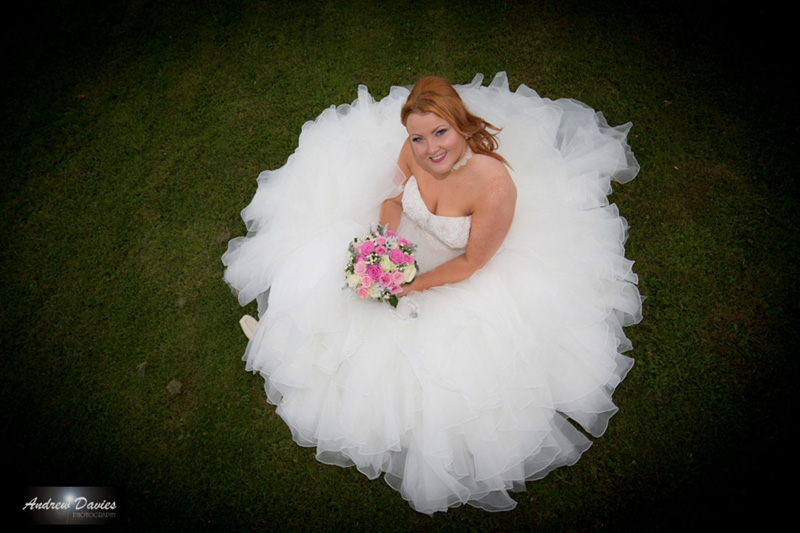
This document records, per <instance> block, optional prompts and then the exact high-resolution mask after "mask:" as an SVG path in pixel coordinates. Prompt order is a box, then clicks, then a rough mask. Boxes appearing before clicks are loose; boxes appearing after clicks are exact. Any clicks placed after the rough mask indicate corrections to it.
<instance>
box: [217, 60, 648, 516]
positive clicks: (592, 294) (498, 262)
mask: <svg viewBox="0 0 800 533" xmlns="http://www.w3.org/2000/svg"><path fill="white" fill-rule="evenodd" d="M456 89H457V90H458V91H459V93H460V94H461V96H462V99H463V100H464V102H465V104H466V105H467V107H468V108H469V109H470V110H471V111H472V112H473V113H474V114H476V115H478V116H480V117H482V118H484V119H485V120H487V121H488V122H490V123H492V124H494V125H496V126H498V127H501V128H502V131H501V133H500V134H499V141H500V149H499V152H500V153H501V154H502V155H503V156H504V157H505V158H506V159H507V161H508V162H509V164H510V166H511V169H510V172H511V175H512V177H513V179H514V181H515V184H516V186H517V190H518V201H517V208H516V214H515V218H514V222H513V225H512V228H511V230H510V232H509V234H508V236H507V238H506V239H505V241H504V243H503V245H502V247H501V249H500V250H499V251H498V252H497V254H496V255H495V256H494V257H493V258H492V259H491V261H490V262H489V263H488V264H487V265H486V266H485V267H484V268H482V269H481V270H480V271H478V272H477V273H475V274H474V275H473V276H472V277H470V278H469V279H467V280H464V281H461V282H458V283H453V284H450V285H446V286H442V287H437V288H434V289H431V290H427V291H423V292H419V293H413V294H412V295H410V296H408V297H406V298H403V299H401V304H400V305H399V306H398V308H397V309H394V308H392V307H391V306H389V305H387V304H385V303H381V302H377V301H365V300H361V299H359V298H358V297H357V296H356V294H355V293H354V292H353V291H352V290H351V289H349V288H347V287H346V286H345V280H344V270H345V266H346V263H347V257H346V250H347V246H348V244H349V243H350V242H351V241H352V240H353V239H354V238H355V237H361V236H363V235H366V234H367V233H369V232H370V230H372V229H374V228H375V226H376V224H377V222H378V215H379V211H380V206H381V203H382V202H383V200H385V199H386V198H389V197H393V196H395V195H396V194H398V193H399V191H400V190H401V189H400V183H401V182H402V180H403V179H404V178H405V177H404V176H402V175H400V176H399V177H398V168H397V166H396V158H397V155H398V153H399V150H400V146H401V144H402V143H403V142H404V141H405V139H406V135H407V134H406V132H405V129H404V128H403V126H402V125H401V123H400V119H399V116H400V107H401V106H402V104H403V103H404V102H405V99H406V97H407V95H408V92H409V90H408V88H403V87H394V88H392V90H391V92H390V94H389V96H387V97H386V98H384V99H382V100H380V101H375V100H374V99H373V98H372V97H371V96H370V95H369V93H368V92H367V89H366V88H365V87H363V86H362V87H360V88H359V91H358V99H357V100H356V101H355V102H353V104H352V105H342V106H339V107H331V108H329V109H327V110H326V111H324V112H323V113H322V114H321V115H320V116H319V117H318V118H317V119H316V120H315V121H313V122H308V123H306V124H305V125H304V126H303V129H302V133H301V135H300V139H299V146H298V148H297V150H296V151H295V153H294V154H293V155H292V156H291V157H290V158H289V160H288V161H287V163H286V165H285V166H283V167H282V168H280V169H278V170H275V171H267V172H264V173H262V174H261V175H260V176H259V178H258V190H257V192H256V194H255V197H254V198H253V201H252V203H251V204H250V205H249V206H248V207H247V208H245V209H244V210H243V211H242V218H243V219H244V221H245V223H246V226H247V229H248V234H247V236H246V237H240V238H236V239H234V240H232V241H231V242H230V244H229V248H228V251H227V252H226V253H225V255H224V256H223V262H224V263H225V265H226V266H227V268H226V271H225V281H226V282H227V283H228V284H229V285H230V287H231V288H232V289H233V291H234V293H235V294H236V295H237V297H238V299H239V302H240V303H241V304H242V305H245V304H247V303H249V302H251V301H253V300H256V301H257V302H258V314H259V320H260V322H259V327H258V328H257V330H256V333H255V335H254V337H253V338H252V339H251V340H250V342H249V343H248V345H247V349H246V352H245V354H244V357H243V359H244V360H245V361H246V368H247V370H249V371H253V372H259V373H261V375H262V376H263V377H264V378H265V380H266V385H265V388H266V391H267V398H268V400H269V402H270V403H273V404H275V405H276V406H277V413H278V414H279V415H280V416H281V417H282V418H283V420H284V421H285V422H286V424H287V425H288V426H289V428H290V429H291V431H292V435H293V437H294V440H295V441H296V442H297V443H298V444H300V445H301V446H313V447H316V449H317V458H318V459H319V460H320V461H322V462H323V463H328V464H335V465H339V466H342V467H349V466H353V465H354V466H356V468H358V470H359V471H361V472H363V473H364V474H365V475H367V476H368V477H369V478H371V479H374V478H377V477H378V476H380V475H381V474H382V473H383V474H384V478H385V480H386V481H387V482H388V483H389V485H391V486H392V487H394V488H395V489H397V490H398V491H399V492H400V493H401V494H402V496H403V498H405V499H406V500H408V501H409V503H410V504H411V506H412V507H413V508H414V509H416V510H417V511H419V512H422V513H429V514H430V513H433V512H436V511H446V510H447V509H448V508H450V507H454V506H458V505H461V504H464V503H469V504H471V505H474V506H477V507H480V508H483V509H486V510H490V511H501V510H509V509H512V508H514V506H515V505H516V503H515V501H514V500H513V499H512V498H511V497H510V496H509V494H508V492H509V491H517V490H524V486H525V482H526V481H530V480H534V479H539V478H541V477H543V476H544V475H546V474H547V473H548V472H550V471H551V470H553V469H554V468H557V467H559V466H563V465H571V464H573V463H575V462H576V461H577V460H578V458H579V457H580V455H581V454H582V453H583V452H584V451H585V450H586V449H587V448H589V446H590V445H591V440H590V439H589V438H588V437H587V435H586V434H584V432H586V433H588V434H589V435H591V436H595V437H597V436H600V435H601V434H602V433H603V432H604V431H605V429H606V427H607V424H608V420H609V418H610V417H611V416H612V415H613V414H614V413H615V412H616V411H617V408H616V406H615V405H614V403H613V402H612V393H613V391H614V389H615V388H616V387H617V385H619V383H620V381H621V380H622V379H623V378H624V377H625V375H626V373H627V372H628V370H629V369H630V368H631V366H632V364H633V360H632V359H631V358H629V357H626V356H624V355H622V352H624V351H626V350H628V349H630V348H631V345H630V343H629V341H628V339H627V338H626V336H625V334H624V333H623V329H622V328H623V326H626V325H629V324H633V323H636V322H638V321H639V320H640V319H641V298H640V296H639V292H638V290H637V288H636V282H637V278H636V275H635V274H634V272H633V270H632V266H633V265H632V262H631V261H629V260H627V259H626V258H625V256H624V242H625V240H626V236H627V224H626V221H625V219H623V218H622V217H621V216H620V214H619V212H618V210H617V208H616V206H614V205H613V204H612V205H609V203H608V200H607V195H608V194H609V193H610V192H611V180H616V181H618V182H625V181H628V180H630V179H633V177H634V176H635V175H636V173H637V172H638V164H637V162H636V160H635V158H634V157H633V154H632V153H631V150H630V148H629V147H628V145H627V142H626V136H627V132H628V130H629V128H630V124H627V125H624V126H620V127H616V128H612V127H609V126H608V124H607V123H606V121H605V120H604V118H603V116H602V115H601V114H600V113H597V112H595V111H594V110H592V109H590V108H589V107H587V106H586V105H584V104H582V103H580V102H577V101H574V100H557V101H552V100H549V99H545V98H541V97H539V95H537V93H536V92H535V91H533V90H532V89H530V88H528V87H526V86H524V85H522V86H520V87H519V88H518V89H517V90H516V91H515V92H511V91H510V90H509V87H508V81H507V79H506V76H505V74H504V73H500V74H498V75H497V76H496V77H495V79H494V81H492V82H491V84H490V85H489V86H488V87H487V86H483V85H482V77H481V76H480V75H479V76H477V77H476V78H475V79H474V80H473V82H472V83H471V84H469V85H461V86H456ZM415 189H416V184H415V182H414V180H413V179H410V180H409V181H408V184H407V185H406V189H405V194H404V215H403V221H402V223H401V226H400V228H399V231H398V233H399V234H400V235H401V236H404V237H406V238H407V239H409V240H412V241H413V242H415V243H416V244H417V246H418V248H417V253H416V256H417V260H418V263H419V265H420V269H421V270H423V271H424V270H426V269H429V268H433V267H434V266H435V265H437V264H439V263H441V262H443V261H446V260H447V259H449V258H451V257H454V256H455V255H458V254H460V253H462V252H463V246H464V245H465V244H466V238H468V231H469V219H468V218H467V219H466V221H465V219H464V217H462V218H453V219H450V220H448V219H447V217H437V216H435V215H432V214H430V213H427V212H426V208H425V207H424V202H422V201H421V198H419V193H418V190H415ZM420 204H421V205H420ZM465 226H466V236H465V235H464V227H465ZM579 428H582V430H583V431H582V430H581V429H579Z"/></svg>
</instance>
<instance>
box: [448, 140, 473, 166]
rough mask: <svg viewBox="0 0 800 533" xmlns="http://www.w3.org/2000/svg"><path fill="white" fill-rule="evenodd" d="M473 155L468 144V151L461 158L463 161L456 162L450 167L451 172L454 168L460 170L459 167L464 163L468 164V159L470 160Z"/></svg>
mask: <svg viewBox="0 0 800 533" xmlns="http://www.w3.org/2000/svg"><path fill="white" fill-rule="evenodd" d="M471 157H472V150H470V149H469V146H467V153H465V154H464V157H463V158H462V159H461V161H459V162H458V163H456V164H455V165H453V166H452V167H450V172H453V171H454V170H458V169H459V168H461V167H463V166H464V165H466V164H467V161H469V160H470V158H471Z"/></svg>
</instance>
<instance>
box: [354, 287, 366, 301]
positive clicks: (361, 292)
mask: <svg viewBox="0 0 800 533" xmlns="http://www.w3.org/2000/svg"><path fill="white" fill-rule="evenodd" d="M356 294H358V297H359V298H361V299H362V300H366V299H367V298H369V290H368V289H365V288H364V287H361V288H360V289H358V290H357V291H356Z"/></svg>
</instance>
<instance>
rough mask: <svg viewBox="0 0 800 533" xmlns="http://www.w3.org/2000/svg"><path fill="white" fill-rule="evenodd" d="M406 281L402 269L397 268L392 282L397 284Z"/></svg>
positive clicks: (393, 273)
mask: <svg viewBox="0 0 800 533" xmlns="http://www.w3.org/2000/svg"><path fill="white" fill-rule="evenodd" d="M405 281H406V277H405V275H403V273H402V272H401V271H399V270H395V271H394V272H392V282H393V283H394V284H395V285H402V284H403V283H405Z"/></svg>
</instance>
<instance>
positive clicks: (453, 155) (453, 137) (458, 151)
mask: <svg viewBox="0 0 800 533" xmlns="http://www.w3.org/2000/svg"><path fill="white" fill-rule="evenodd" d="M406 129H407V130H408V138H409V141H410V142H411V147H412V148H413V149H414V156H415V157H416V159H417V162H418V163H419V164H420V166H422V168H424V169H425V170H427V171H428V172H430V173H431V174H434V175H442V174H446V173H447V172H450V169H451V168H453V165H455V164H456V163H458V162H459V161H461V159H462V158H463V157H464V155H465V154H466V151H467V141H466V140H465V139H464V137H463V136H462V135H461V134H460V133H459V132H458V130H456V129H455V128H454V127H453V125H452V124H450V123H449V122H447V121H446V120H445V119H443V118H441V117H440V116H438V115H435V114H434V113H411V114H410V115H408V118H407V119H406Z"/></svg>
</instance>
